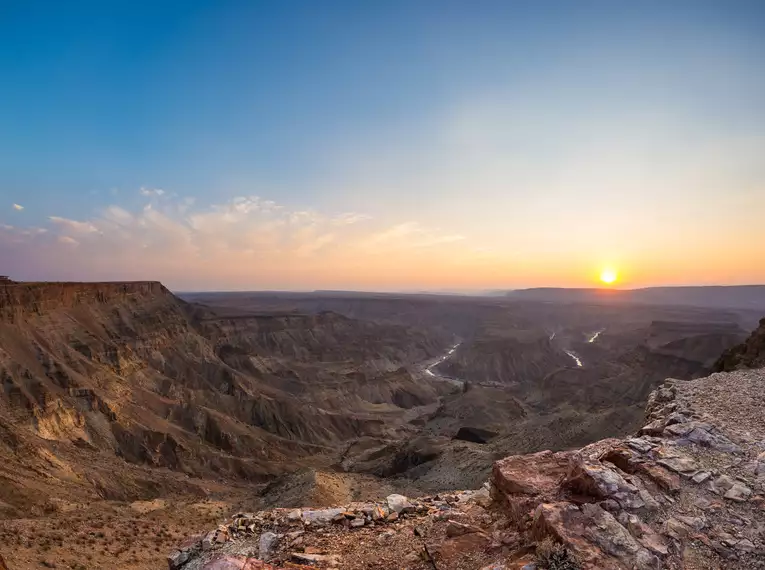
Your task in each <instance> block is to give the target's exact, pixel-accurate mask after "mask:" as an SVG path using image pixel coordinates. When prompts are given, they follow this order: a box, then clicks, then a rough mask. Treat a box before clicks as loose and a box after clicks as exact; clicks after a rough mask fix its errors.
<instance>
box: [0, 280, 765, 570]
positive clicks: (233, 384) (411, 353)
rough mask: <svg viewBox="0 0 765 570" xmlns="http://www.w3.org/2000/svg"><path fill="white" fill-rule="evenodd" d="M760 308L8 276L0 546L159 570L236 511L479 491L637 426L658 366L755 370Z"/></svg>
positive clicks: (658, 376) (661, 376) (28, 556)
mask: <svg viewBox="0 0 765 570" xmlns="http://www.w3.org/2000/svg"><path fill="white" fill-rule="evenodd" d="M761 316H762V314H761V312H759V311H758V310H757V309H749V308H745V307H741V306H732V307H730V308H726V307H721V306H719V303H717V301H716V304H715V306H710V307H703V306H701V307H699V306H686V305H682V304H681V305H661V304H657V305H645V304H635V303H631V302H614V301H609V302H607V303H602V304H598V303H594V302H591V301H590V300H587V302H575V303H555V302H548V301H547V300H544V301H540V300H536V299H532V300H528V299H517V298H514V297H512V296H508V297H459V296H446V295H394V294H357V293H343V292H337V293H334V292H317V293H311V294H308V293H306V294H299V293H295V294H287V293H198V294H179V295H175V294H173V293H171V292H170V291H169V290H168V289H166V288H165V287H164V286H162V285H161V284H160V283H157V282H134V283H2V284H0V378H2V381H3V392H2V394H0V434H1V435H0V457H1V458H2V463H0V479H2V485H0V516H1V517H2V518H1V519H0V533H2V538H3V540H2V542H0V553H2V555H3V557H4V559H5V563H6V564H7V565H8V567H9V568H11V569H19V568H36V567H40V565H41V564H42V565H45V564H48V563H55V564H57V567H71V568H95V567H107V565H108V564H112V565H114V564H115V562H114V561H115V560H116V561H117V563H116V567H119V568H135V569H144V568H145V569H148V568H157V567H164V566H166V564H167V562H166V560H165V558H166V556H167V554H168V552H171V551H173V549H174V548H176V546H177V545H178V544H179V543H181V542H182V538H183V537H184V536H187V535H191V534H193V533H194V532H198V531H202V530H205V529H207V528H208V527H209V525H211V524H213V523H215V522H219V521H221V520H223V519H225V518H226V517H230V516H232V515H233V514H235V513H236V512H254V511H260V512H266V511H265V509H274V508H284V509H287V508H298V507H313V508H319V507H332V506H336V505H345V504H349V503H350V502H353V501H357V502H359V501H360V502H364V501H366V502H370V501H372V502H374V501H378V500H380V499H381V498H383V497H386V496H389V495H392V494H393V495H395V494H401V495H407V496H411V497H428V496H430V497H433V496H436V495H437V494H439V493H444V492H450V491H456V490H460V489H462V490H464V489H480V488H482V485H483V484H484V483H485V482H486V481H488V480H490V479H491V477H492V469H496V467H495V465H496V462H497V461H499V460H502V459H503V458H505V457H511V456H520V455H522V454H527V453H537V452H540V451H543V450H551V452H561V453H565V452H567V450H572V449H576V448H580V447H584V446H587V445H590V444H592V443H593V442H596V441H598V440H602V439H604V438H610V437H624V436H626V435H628V434H632V433H636V431H637V430H639V429H641V427H643V425H644V424H645V405H646V402H647V401H648V400H649V396H650V395H651V394H652V393H654V391H655V390H656V389H657V388H658V387H659V386H661V385H662V384H663V383H664V381H665V379H666V378H668V377H672V378H676V379H679V380H688V381H690V380H692V379H701V378H704V377H706V376H707V375H708V374H710V373H711V372H712V371H714V370H723V369H724V370H734V369H737V368H739V367H755V365H756V364H757V363H759V362H760V360H759V358H760V356H759V355H757V354H755V353H756V350H757V347H758V346H760V345H759V344H758V343H759V341H758V340H757V338H759V337H756V338H755V337H753V338H755V340H752V338H750V339H749V340H747V337H748V331H749V330H751V329H752V328H753V327H754V326H755V325H756V324H757V322H758V319H759V318H760V317H761ZM750 345H751V347H752V348H746V349H741V348H737V347H741V346H745V347H749V346H750ZM570 354H574V355H576V357H577V359H579V362H581V365H577V363H576V362H575V361H574V360H573V359H572V357H571V356H570ZM721 355H724V356H723V357H722V360H724V364H721V363H720V362H721ZM482 508H483V507H482ZM402 518H405V517H402ZM348 520H351V519H348ZM54 561H55V562H54ZM412 567H415V566H412ZM447 567H448V566H447ZM455 568H456V566H455Z"/></svg>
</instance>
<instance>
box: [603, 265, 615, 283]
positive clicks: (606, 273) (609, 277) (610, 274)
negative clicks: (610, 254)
mask: <svg viewBox="0 0 765 570" xmlns="http://www.w3.org/2000/svg"><path fill="white" fill-rule="evenodd" d="M617 277H618V275H617V273H616V270H615V269H611V268H610V267H606V268H605V269H603V271H601V272H600V280H601V281H602V282H603V283H605V284H606V285H611V283H614V282H615V281H616V278H617Z"/></svg>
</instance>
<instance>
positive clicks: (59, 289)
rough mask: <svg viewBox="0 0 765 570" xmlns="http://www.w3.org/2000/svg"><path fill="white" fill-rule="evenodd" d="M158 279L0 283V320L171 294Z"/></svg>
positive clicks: (169, 295)
mask: <svg viewBox="0 0 765 570" xmlns="http://www.w3.org/2000/svg"><path fill="white" fill-rule="evenodd" d="M171 296H172V294H171V293H170V292H169V291H168V290H167V289H166V288H165V287H164V286H163V285H162V284H161V283H160V282H158V281H135V282H131V283H0V319H2V320H3V321H6V322H7V321H10V320H11V319H13V318H14V317H15V318H16V319H18V318H20V317H23V316H24V315H30V314H37V315H41V314H44V313H46V312H50V311H55V310H60V309H69V308H73V307H76V306H80V305H103V304H108V303H113V302H119V301H140V300H146V299H156V298H163V297H171Z"/></svg>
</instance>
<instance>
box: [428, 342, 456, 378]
mask: <svg viewBox="0 0 765 570" xmlns="http://www.w3.org/2000/svg"><path fill="white" fill-rule="evenodd" d="M460 344H462V343H460V342H458V343H457V344H455V345H454V346H453V347H451V348H450V349H449V350H448V351H447V352H446V354H444V355H443V356H442V357H440V358H439V359H438V360H436V361H435V362H434V363H432V364H429V365H428V366H427V367H426V368H425V374H427V375H428V376H430V377H432V378H436V379H437V380H443V381H445V382H450V383H451V384H454V385H456V386H464V385H465V383H464V382H463V381H462V380H458V379H457V378H447V377H446V376H442V375H440V374H436V373H435V372H433V370H432V369H433V368H435V367H436V366H438V365H439V364H442V363H443V362H445V361H446V360H448V359H449V358H450V357H451V356H452V354H454V352H455V351H456V350H457V347H458V346H459V345H460Z"/></svg>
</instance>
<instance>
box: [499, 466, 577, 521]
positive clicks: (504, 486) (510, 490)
mask: <svg viewBox="0 0 765 570" xmlns="http://www.w3.org/2000/svg"><path fill="white" fill-rule="evenodd" d="M571 457H572V453H571V452H559V453H553V452H552V451H540V452H539V453H533V454H531V455H512V456H510V457H506V458H505V459H501V460H499V461H497V462H495V463H494V466H493V468H492V474H491V483H492V486H491V488H492V498H493V499H494V500H495V501H498V502H500V503H502V504H503V505H504V506H505V509H506V511H507V514H508V518H509V519H510V520H511V521H512V522H515V523H518V522H520V521H521V520H522V519H523V518H524V517H525V516H526V515H530V514H531V513H533V511H534V509H535V508H536V507H537V505H539V504H540V503H543V502H555V501H556V500H557V499H558V497H559V495H560V493H561V483H562V482H563V480H564V479H565V478H566V474H567V473H568V470H569V462H570V460H571Z"/></svg>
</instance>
